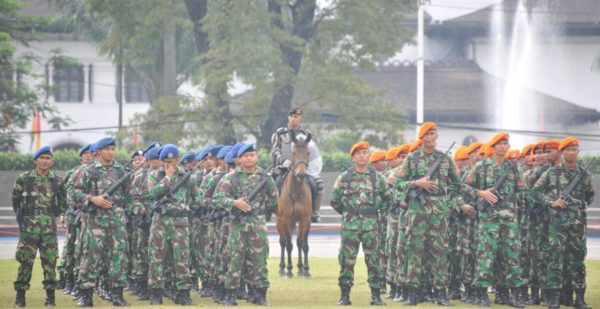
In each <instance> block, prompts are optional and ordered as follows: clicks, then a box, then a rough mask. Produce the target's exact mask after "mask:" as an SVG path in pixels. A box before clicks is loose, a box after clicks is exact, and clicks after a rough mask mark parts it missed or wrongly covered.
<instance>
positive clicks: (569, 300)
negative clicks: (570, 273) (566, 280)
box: [560, 284, 573, 307]
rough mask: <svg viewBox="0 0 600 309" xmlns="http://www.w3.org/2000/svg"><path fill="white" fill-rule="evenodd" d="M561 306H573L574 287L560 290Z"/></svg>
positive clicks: (568, 286)
mask: <svg viewBox="0 0 600 309" xmlns="http://www.w3.org/2000/svg"><path fill="white" fill-rule="evenodd" d="M560 304H561V305H563V306H567V307H572V306H573V287H572V286H571V285H570V284H569V285H565V286H563V287H562V289H560Z"/></svg>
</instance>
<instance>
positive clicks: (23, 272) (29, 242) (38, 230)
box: [14, 215, 58, 290]
mask: <svg viewBox="0 0 600 309" xmlns="http://www.w3.org/2000/svg"><path fill="white" fill-rule="evenodd" d="M38 250H39V251H40V260H41V261H42V270H43V272H44V281H42V283H43V285H44V289H45V290H48V289H50V290H54V289H56V281H55V279H56V272H55V269H56V259H57V258H58V243H57V241H56V223H55V220H54V217H49V216H46V215H39V216H35V217H29V216H26V217H24V218H23V221H22V223H21V226H20V235H19V244H18V245H17V252H16V254H15V258H16V260H17V262H19V271H18V273H17V280H16V281H15V282H14V288H15V290H27V289H29V286H30V285H29V282H30V281H31V274H32V270H33V263H34V262H35V257H36V254H37V251H38Z"/></svg>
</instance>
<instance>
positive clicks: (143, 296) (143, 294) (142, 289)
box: [137, 279, 150, 300]
mask: <svg viewBox="0 0 600 309" xmlns="http://www.w3.org/2000/svg"><path fill="white" fill-rule="evenodd" d="M137 286H138V293H137V300H149V299H150V290H148V281H147V280H145V279H142V280H140V281H138V283H137Z"/></svg>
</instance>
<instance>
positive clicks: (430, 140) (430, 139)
mask: <svg viewBox="0 0 600 309" xmlns="http://www.w3.org/2000/svg"><path fill="white" fill-rule="evenodd" d="M438 136H439V135H438V130H437V129H431V130H429V131H427V133H425V136H423V146H424V147H426V148H435V146H437V139H438Z"/></svg>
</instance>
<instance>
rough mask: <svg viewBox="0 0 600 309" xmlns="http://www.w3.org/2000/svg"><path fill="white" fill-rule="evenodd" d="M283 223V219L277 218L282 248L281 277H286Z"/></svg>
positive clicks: (280, 256)
mask: <svg viewBox="0 0 600 309" xmlns="http://www.w3.org/2000/svg"><path fill="white" fill-rule="evenodd" d="M282 225H283V222H281V218H280V217H279V216H278V217H277V232H278V233H279V247H280V248H281V254H280V255H279V275H280V276H282V277H283V276H285V271H284V269H285V242H286V240H285V234H286V233H285V232H284V229H283V228H282Z"/></svg>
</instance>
